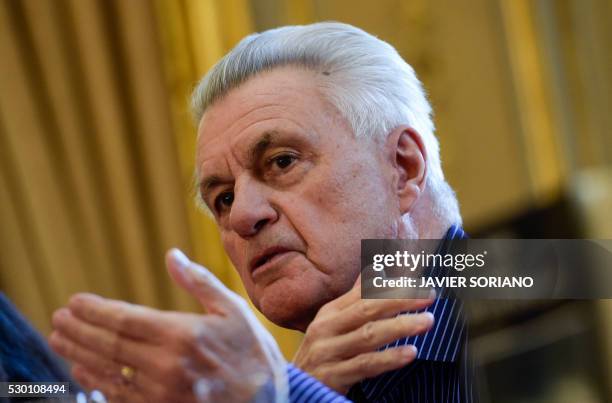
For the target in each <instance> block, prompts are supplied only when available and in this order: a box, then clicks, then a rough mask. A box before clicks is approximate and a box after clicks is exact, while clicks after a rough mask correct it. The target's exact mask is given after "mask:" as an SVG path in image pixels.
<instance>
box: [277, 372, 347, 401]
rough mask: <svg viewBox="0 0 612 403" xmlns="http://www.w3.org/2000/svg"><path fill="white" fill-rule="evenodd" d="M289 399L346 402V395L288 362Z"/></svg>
mask: <svg viewBox="0 0 612 403" xmlns="http://www.w3.org/2000/svg"><path fill="white" fill-rule="evenodd" d="M287 377H288V378H289V401H290V402H291V403H311V402H312V403H315V402H317V403H346V402H350V400H348V399H347V398H346V397H345V396H343V395H341V394H339V393H338V392H336V391H334V390H332V389H330V388H329V387H327V386H325V385H323V384H322V383H321V382H319V381H318V380H317V379H315V378H313V377H312V376H310V375H308V374H306V373H305V372H303V371H302V370H300V369H299V368H296V367H294V366H293V365H291V364H287Z"/></svg>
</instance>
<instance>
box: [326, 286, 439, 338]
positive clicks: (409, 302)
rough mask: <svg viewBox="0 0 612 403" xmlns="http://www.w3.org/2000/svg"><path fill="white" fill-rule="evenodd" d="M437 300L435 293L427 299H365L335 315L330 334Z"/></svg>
mask: <svg viewBox="0 0 612 403" xmlns="http://www.w3.org/2000/svg"><path fill="white" fill-rule="evenodd" d="M434 300H435V294H431V296H430V298H427V299H364V300H359V301H358V302H357V303H353V304H352V305H350V306H349V307H347V308H345V309H344V310H343V311H342V314H341V315H335V317H334V318H333V320H330V321H328V323H327V324H326V325H327V326H328V328H329V333H330V334H343V333H347V332H349V331H351V330H354V329H357V328H359V327H361V326H363V325H364V324H366V323H368V322H372V321H375V320H380V319H385V318H391V317H393V316H395V315H397V314H399V313H401V312H409V311H418V310H420V309H423V308H426V307H428V306H429V305H431V304H432V303H433V301H434Z"/></svg>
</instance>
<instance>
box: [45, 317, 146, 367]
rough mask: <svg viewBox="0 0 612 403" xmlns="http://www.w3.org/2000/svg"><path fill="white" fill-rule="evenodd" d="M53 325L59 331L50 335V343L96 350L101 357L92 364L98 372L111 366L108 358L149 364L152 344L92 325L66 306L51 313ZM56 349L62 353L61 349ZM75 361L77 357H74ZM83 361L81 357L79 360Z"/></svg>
mask: <svg viewBox="0 0 612 403" xmlns="http://www.w3.org/2000/svg"><path fill="white" fill-rule="evenodd" d="M52 321H53V327H54V328H55V329H56V330H57V331H58V332H57V333H56V334H55V336H54V337H53V339H52V341H53V345H55V346H57V347H60V348H62V347H64V348H67V349H68V348H71V349H75V348H76V347H74V346H75V343H76V345H79V346H82V347H84V348H87V349H89V350H90V351H95V352H96V355H97V356H98V357H103V358H101V359H100V365H94V366H93V367H95V368H97V369H98V371H99V372H104V369H105V368H106V367H107V368H110V369H114V368H112V367H111V366H110V365H109V364H108V361H111V362H115V363H121V364H127V365H130V366H133V367H136V368H144V367H148V363H149V362H150V356H151V347H150V346H148V345H146V344H143V343H139V342H136V341H133V340H130V339H128V338H125V337H121V336H120V335H119V334H117V333H115V332H113V331H111V330H108V329H105V328H103V327H98V326H94V325H92V324H90V323H88V322H85V321H83V320H81V319H79V318H77V317H76V316H74V315H73V314H72V313H71V311H69V310H68V309H65V308H64V309H60V310H58V311H56V312H55V314H54V315H53V320H52ZM58 353H60V354H62V355H64V354H63V353H62V351H58ZM67 353H70V354H78V352H77V351H76V350H67ZM75 361H77V360H75ZM79 362H82V363H84V362H83V361H80V360H79Z"/></svg>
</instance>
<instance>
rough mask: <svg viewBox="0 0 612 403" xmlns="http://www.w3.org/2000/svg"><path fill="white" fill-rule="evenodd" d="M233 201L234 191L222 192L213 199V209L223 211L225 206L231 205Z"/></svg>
mask: <svg viewBox="0 0 612 403" xmlns="http://www.w3.org/2000/svg"><path fill="white" fill-rule="evenodd" d="M233 202H234V193H233V192H224V193H221V194H220V195H219V196H217V198H216V199H215V209H216V210H217V211H223V210H225V209H226V208H229V207H231V206H232V203H233Z"/></svg>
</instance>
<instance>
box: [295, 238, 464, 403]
mask: <svg viewBox="0 0 612 403" xmlns="http://www.w3.org/2000/svg"><path fill="white" fill-rule="evenodd" d="M463 238H467V235H466V234H465V233H464V232H463V230H462V229H461V228H460V227H458V226H452V227H451V228H450V229H449V230H448V232H447V234H446V237H445V239H444V240H443V241H442V242H441V243H440V246H439V247H438V252H439V253H445V251H447V250H448V249H449V248H450V243H451V242H452V240H453V239H463ZM431 269H432V270H433V269H436V270H437V273H441V271H440V269H438V268H431ZM431 273H432V274H433V272H431ZM437 291H438V298H437V299H436V301H435V302H434V303H433V304H432V305H431V306H429V307H428V308H426V309H424V310H421V311H420V312H423V311H425V310H427V311H429V312H431V313H432V314H433V315H434V317H435V319H436V320H435V324H434V327H433V328H432V329H431V330H429V331H428V332H427V333H425V334H423V335H418V336H411V337H407V338H402V339H399V340H397V341H395V342H394V343H390V344H388V345H387V346H385V347H383V348H382V350H384V349H387V348H393V347H398V346H403V345H409V344H412V345H414V346H416V347H417V349H418V354H417V359H416V360H415V361H414V362H412V363H410V364H409V365H407V366H405V367H403V368H401V369H399V370H396V371H391V372H387V373H385V374H382V375H380V376H377V377H375V378H370V379H366V380H364V381H362V382H361V383H359V384H357V385H355V386H353V387H352V388H351V390H350V391H349V393H348V395H347V397H348V398H349V399H351V401H355V402H444V403H455V402H457V403H469V402H473V401H474V396H473V391H472V383H471V378H472V377H471V372H472V369H471V367H470V366H469V359H468V352H467V343H465V341H466V340H467V330H466V326H465V322H464V320H463V317H462V311H463V304H462V303H461V301H459V300H458V299H456V298H454V297H453V296H452V295H451V293H450V292H449V291H448V290H446V289H439V290H437ZM289 387H290V400H291V402H324V403H327V402H345V401H347V400H346V398H345V397H344V396H341V395H339V394H337V393H336V392H334V391H333V390H331V389H329V388H327V387H326V386H324V385H323V384H321V383H320V382H318V381H317V380H315V379H314V378H312V377H310V376H309V375H306V374H305V373H303V372H302V371H300V370H299V369H297V368H295V367H293V366H290V367H289Z"/></svg>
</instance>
